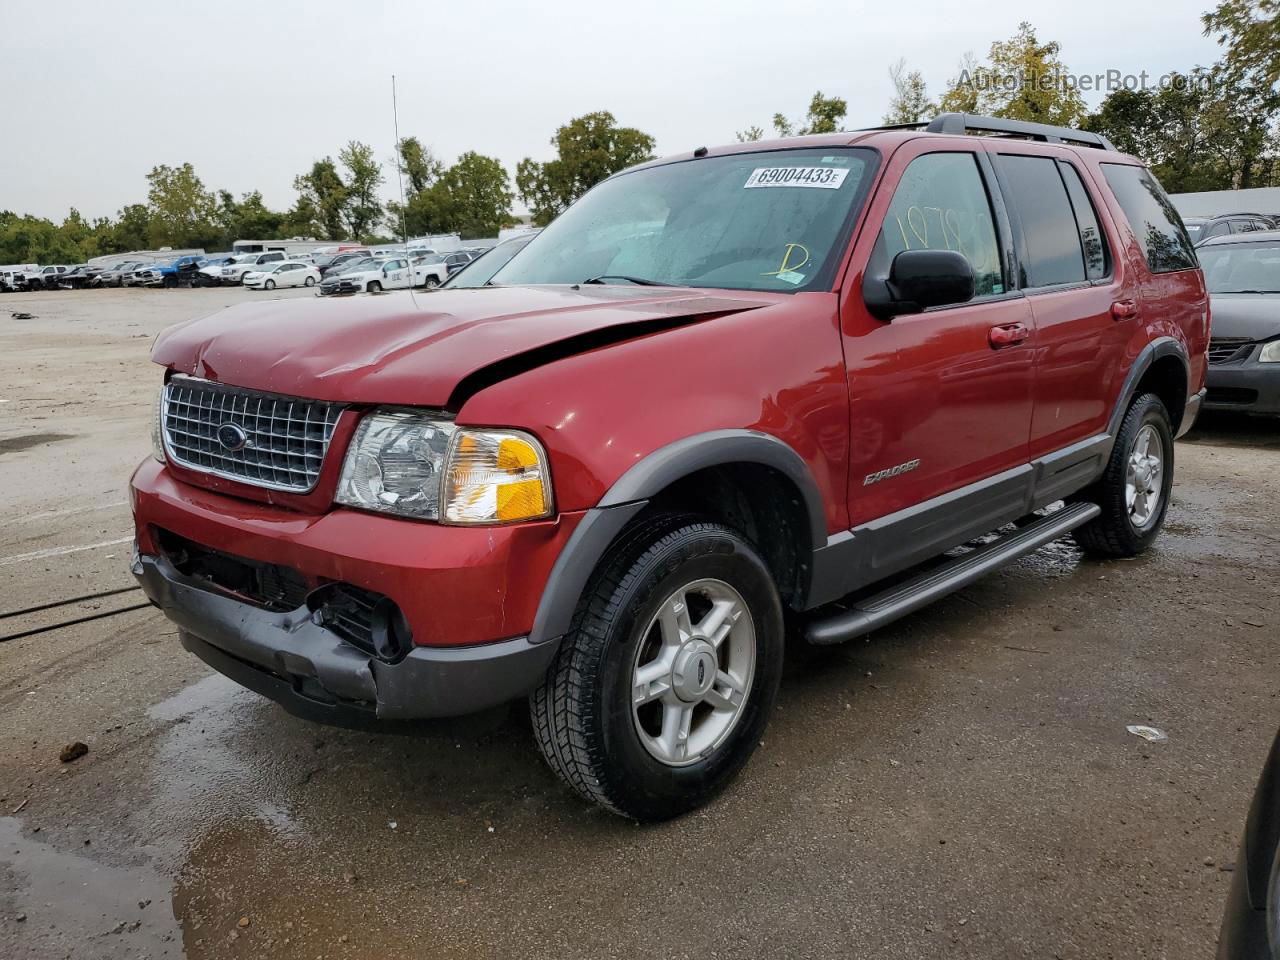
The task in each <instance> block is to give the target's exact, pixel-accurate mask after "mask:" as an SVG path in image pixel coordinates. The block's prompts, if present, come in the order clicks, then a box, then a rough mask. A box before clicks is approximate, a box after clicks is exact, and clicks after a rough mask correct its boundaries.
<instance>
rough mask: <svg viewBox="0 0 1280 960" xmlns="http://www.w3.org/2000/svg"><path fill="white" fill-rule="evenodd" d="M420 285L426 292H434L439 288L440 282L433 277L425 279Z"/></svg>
mask: <svg viewBox="0 0 1280 960" xmlns="http://www.w3.org/2000/svg"><path fill="white" fill-rule="evenodd" d="M422 285H423V286H424V287H426V288H427V289H428V290H434V289H435V288H436V287H438V286H440V281H439V280H437V279H436V278H435V277H427V279H426V280H424V281H423V282H422Z"/></svg>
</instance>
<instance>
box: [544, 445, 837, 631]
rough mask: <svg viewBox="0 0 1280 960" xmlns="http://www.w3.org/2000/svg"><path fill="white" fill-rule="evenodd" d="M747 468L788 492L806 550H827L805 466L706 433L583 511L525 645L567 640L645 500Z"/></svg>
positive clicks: (665, 451) (775, 450)
mask: <svg viewBox="0 0 1280 960" xmlns="http://www.w3.org/2000/svg"><path fill="white" fill-rule="evenodd" d="M730 463H752V464H759V465H761V466H766V467H771V468H773V469H775V470H777V471H778V472H779V473H781V474H783V476H785V477H787V479H789V480H791V481H792V483H794V484H795V486H796V489H797V490H799V491H800V496H801V500H802V502H803V504H804V507H805V512H806V513H807V515H808V518H809V526H810V537H811V544H812V547H813V548H815V549H816V548H817V547H818V546H821V545H823V544H825V543H826V542H827V526H826V512H825V509H824V506H823V501H822V495H821V493H819V491H818V484H817V482H816V481H815V480H814V479H813V474H812V473H811V472H810V470H809V467H808V465H807V464H806V463H805V462H804V460H803V458H801V456H800V454H798V453H796V451H795V450H794V449H792V448H791V447H790V446H789V445H788V444H786V443H784V442H783V441H782V440H779V439H778V438H777V437H775V436H772V435H770V434H767V433H762V432H760V431H757V430H712V431H709V432H707V433H699V434H694V435H693V436H689V437H684V438H682V439H680V440H676V441H675V442H673V443H670V444H667V445H666V446H665V447H660V448H659V449H657V450H655V451H654V452H653V453H651V454H649V455H648V456H646V457H645V458H644V459H642V460H640V461H639V462H638V463H636V464H634V465H633V466H631V467H630V468H629V469H628V470H627V472H626V473H624V474H623V475H622V476H621V477H619V478H618V480H617V482H615V483H614V484H613V486H612V487H610V488H609V490H608V491H607V492H606V493H605V495H604V496H603V497H601V498H600V502H599V503H598V504H597V505H596V506H595V507H593V508H592V509H590V510H588V511H587V512H586V514H585V515H584V516H583V518H582V520H581V521H580V522H579V523H578V526H577V529H575V530H574V531H573V534H572V536H570V537H569V542H568V543H566V544H565V546H564V549H563V550H562V551H560V556H559V557H557V558H556V562H555V564H554V566H552V568H551V574H550V576H548V578H547V584H546V586H545V587H544V588H543V591H542V599H541V601H540V602H539V603H538V612H537V614H536V615H535V616H534V620H533V629H532V630H531V631H530V632H529V642H530V643H534V644H537V643H544V642H546V641H548V640H557V639H559V638H560V637H562V636H564V634H566V633H568V632H569V628H570V626H571V624H572V621H573V614H574V611H575V610H577V608H578V601H579V600H580V599H581V597H582V593H583V591H584V590H585V589H586V586H587V582H588V581H589V580H590V578H591V574H592V573H593V572H594V571H595V569H596V567H597V565H598V564H599V562H600V559H601V558H602V557H603V556H604V554H605V551H606V550H608V548H609V545H610V544H611V543H613V541H614V538H616V537H617V535H618V534H619V533H621V532H622V530H623V528H624V527H625V526H626V525H627V524H628V523H630V522H631V520H632V519H633V518H634V517H635V516H636V515H637V514H639V513H640V511H641V510H643V509H644V507H645V506H646V505H647V504H648V502H649V499H650V498H651V497H653V496H655V495H656V494H658V493H659V492H661V491H662V490H663V489H664V488H666V487H668V486H670V485H671V484H672V483H674V482H676V481H677V480H680V479H683V478H684V477H687V476H689V475H690V474H693V473H696V472H698V471H699V470H704V469H706V468H707V467H715V466H722V465H725V464H730Z"/></svg>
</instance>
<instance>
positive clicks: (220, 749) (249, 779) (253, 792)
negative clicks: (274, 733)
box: [140, 673, 299, 835]
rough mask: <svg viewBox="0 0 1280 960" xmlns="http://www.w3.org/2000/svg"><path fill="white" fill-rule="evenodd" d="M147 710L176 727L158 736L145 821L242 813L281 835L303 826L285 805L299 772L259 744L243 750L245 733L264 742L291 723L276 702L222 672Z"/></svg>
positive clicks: (187, 823)
mask: <svg viewBox="0 0 1280 960" xmlns="http://www.w3.org/2000/svg"><path fill="white" fill-rule="evenodd" d="M147 716H148V717H149V718H151V719H152V720H158V721H162V722H168V723H170V724H171V726H169V728H168V729H167V730H166V731H165V732H164V734H163V735H162V736H161V737H160V739H159V740H158V742H157V747H156V754H155V761H154V764H153V770H154V773H153V774H152V783H151V785H150V788H149V789H148V790H147V791H146V792H145V796H146V797H147V801H146V804H145V807H144V809H143V810H142V811H141V812H140V818H141V820H142V821H151V822H156V823H161V822H164V823H172V822H177V823H181V824H182V825H183V828H184V830H185V831H191V830H192V829H193V828H195V829H199V828H202V827H208V826H210V825H212V824H214V823H217V822H221V821H224V820H226V819H227V818H228V817H233V816H236V815H240V816H245V817H248V818H251V819H257V820H262V821H265V822H266V823H268V824H270V825H271V826H272V827H273V828H274V829H275V831H276V832H277V833H279V834H283V835H293V834H296V833H297V832H298V830H299V828H298V826H297V824H296V823H295V822H294V820H293V817H292V815H291V814H290V813H289V811H288V810H286V809H285V808H284V807H283V806H281V805H280V803H279V799H280V798H281V797H283V796H287V794H288V787H289V786H290V784H289V782H288V781H289V777H290V776H291V775H292V771H289V770H288V769H287V765H286V764H281V763H279V762H277V761H276V760H275V759H274V758H273V757H271V756H270V755H262V754H260V753H258V751H257V750H256V749H255V748H254V746H253V745H250V746H249V747H248V748H247V749H240V747H241V746H244V745H245V744H244V740H245V739H246V738H248V739H249V740H250V741H257V743H258V745H260V743H261V742H262V740H263V733H264V728H269V727H270V726H272V725H275V724H283V723H288V722H289V721H288V719H287V718H286V716H285V715H284V714H283V712H282V711H280V710H279V709H278V708H277V707H275V705H274V704H271V703H269V702H267V701H266V700H264V699H263V698H262V697H260V696H258V695H257V694H256V693H253V692H252V691H249V690H246V689H245V688H244V687H241V686H240V685H239V684H237V683H235V682H234V681H232V680H229V679H228V678H226V677H224V676H222V675H221V674H217V673H215V674H212V675H210V676H208V677H205V678H204V679H203V680H200V681H198V682H197V683H194V684H192V685H191V686H189V687H187V688H186V689H184V690H181V691H179V692H178V693H177V694H175V695H174V696H172V697H170V698H169V699H168V700H165V701H162V702H161V703H158V704H155V705H154V706H152V707H150V708H149V709H148V710H147ZM265 732H267V733H268V736H267V737H266V742H267V743H268V744H270V743H272V742H273V741H272V739H271V738H270V736H269V733H270V731H269V729H267V730H266V731H265Z"/></svg>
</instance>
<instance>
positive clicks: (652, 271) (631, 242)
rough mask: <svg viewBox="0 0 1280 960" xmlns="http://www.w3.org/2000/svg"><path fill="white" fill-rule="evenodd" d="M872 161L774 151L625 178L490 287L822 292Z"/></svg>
mask: <svg viewBox="0 0 1280 960" xmlns="http://www.w3.org/2000/svg"><path fill="white" fill-rule="evenodd" d="M873 157H874V154H873V153H872V152H871V151H869V150H865V149H857V148H852V149H851V148H845V147H823V148H817V149H805V150H776V151H770V152H758V153H741V154H733V155H731V156H726V157H711V158H706V159H700V160H692V161H686V162H680V163H669V164H664V165H663V166H659V167H650V168H648V169H645V170H637V171H635V172H634V173H624V174H622V175H620V176H617V177H614V178H613V179H611V180H606V181H605V182H603V183H601V184H600V185H598V186H597V187H595V188H594V189H592V190H591V191H590V192H588V193H587V194H586V195H585V196H583V197H582V198H581V199H580V200H578V201H577V202H576V203H575V204H574V205H573V206H571V207H570V208H569V209H568V210H566V211H565V212H564V213H563V214H561V216H560V217H559V218H557V219H556V220H555V221H554V222H553V223H552V224H551V225H550V226H549V227H547V228H546V229H545V230H543V231H542V232H541V233H540V234H538V236H537V237H536V238H535V239H534V240H533V241H532V242H531V243H530V245H529V247H528V248H527V249H526V250H525V251H523V252H522V253H521V254H520V256H519V257H516V258H515V259H514V260H512V261H511V263H509V264H507V266H505V267H503V268H502V269H501V270H499V271H498V273H497V275H496V276H495V277H494V278H493V282H494V283H497V284H504V285H505V284H523V283H582V282H584V281H586V280H590V279H593V278H600V280H601V282H608V283H628V282H635V281H636V280H640V281H649V282H653V283H660V284H671V285H679V286H690V287H728V288H732V289H739V290H775V291H796V290H804V289H809V288H812V287H814V286H820V285H822V284H823V283H826V282H829V279H830V273H831V271H832V270H833V269H834V266H835V261H836V260H837V259H838V258H839V256H840V253H841V252H842V243H843V239H844V236H845V230H846V227H847V225H848V224H849V223H850V222H851V219H852V218H851V216H850V214H851V212H852V211H853V210H854V209H855V208H856V206H857V203H858V201H859V200H860V199H861V197H862V194H863V192H864V191H863V187H864V185H865V183H866V182H867V180H868V179H869V178H868V177H867V176H866V173H867V170H868V166H869V165H870V164H871V163H872V162H873Z"/></svg>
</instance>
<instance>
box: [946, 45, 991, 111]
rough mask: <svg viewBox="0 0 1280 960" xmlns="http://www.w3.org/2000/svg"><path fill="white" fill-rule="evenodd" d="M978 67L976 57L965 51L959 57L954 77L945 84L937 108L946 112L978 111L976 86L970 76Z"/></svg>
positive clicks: (975, 72) (973, 74)
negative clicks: (958, 65)
mask: <svg viewBox="0 0 1280 960" xmlns="http://www.w3.org/2000/svg"><path fill="white" fill-rule="evenodd" d="M980 69H981V68H980V67H979V66H978V59H977V57H975V56H974V55H973V54H972V53H968V52H966V53H965V54H964V56H962V57H961V58H960V67H959V69H958V70H957V71H956V76H955V79H954V80H952V81H951V82H950V83H949V84H947V90H946V92H945V93H944V94H943V95H942V99H941V100H940V101H939V103H938V109H939V110H941V111H944V112H946V113H978V112H979V111H978V87H977V85H976V84H975V83H973V82H972V78H973V77H974V76H975V75H976V74H977V72H978V71H979V70H980Z"/></svg>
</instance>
